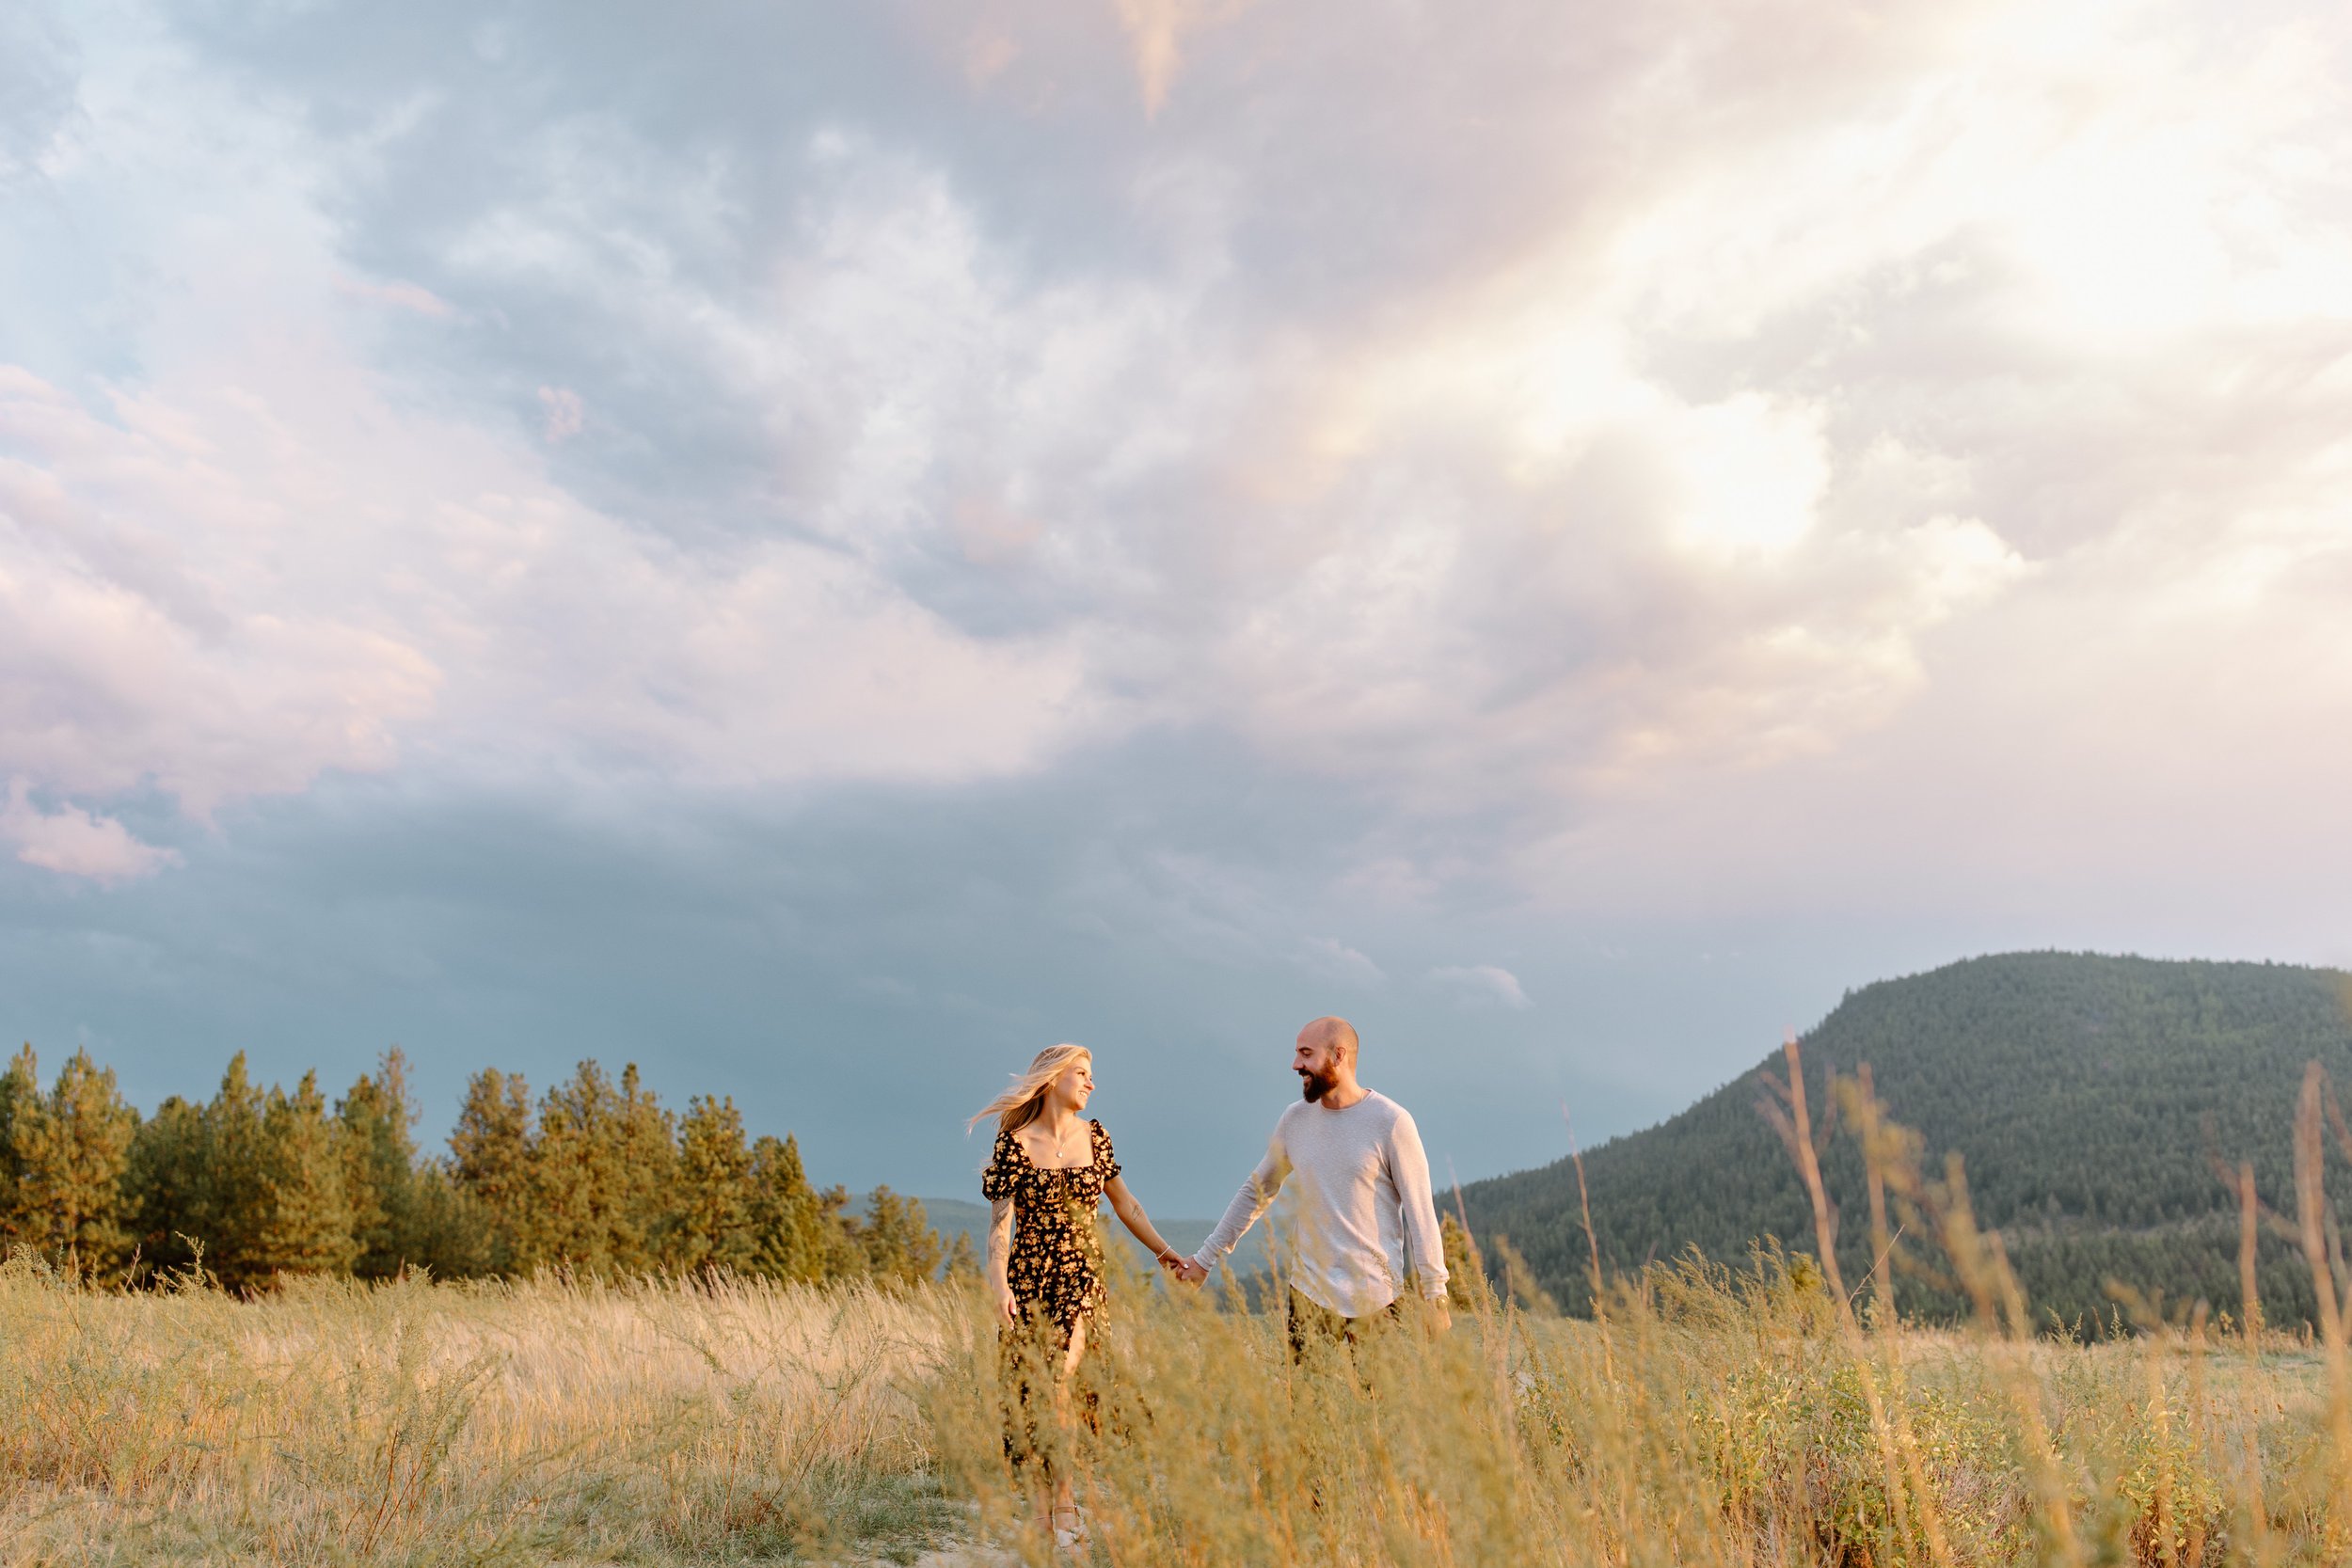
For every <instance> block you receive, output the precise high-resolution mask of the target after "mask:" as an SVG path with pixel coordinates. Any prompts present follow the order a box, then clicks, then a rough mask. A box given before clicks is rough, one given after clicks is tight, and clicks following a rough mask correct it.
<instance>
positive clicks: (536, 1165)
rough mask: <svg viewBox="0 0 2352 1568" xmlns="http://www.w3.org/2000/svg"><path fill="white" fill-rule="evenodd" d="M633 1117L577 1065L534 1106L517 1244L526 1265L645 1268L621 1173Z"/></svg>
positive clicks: (630, 1179) (599, 1077)
mask: <svg viewBox="0 0 2352 1568" xmlns="http://www.w3.org/2000/svg"><path fill="white" fill-rule="evenodd" d="M635 1111H636V1107H635V1106H634V1105H633V1104H631V1103H630V1102H628V1101H625V1100H624V1098H623V1095H622V1093H621V1091H619V1090H618V1089H615V1088H614V1087H613V1085H612V1079H610V1078H608V1077H607V1076H605V1072H604V1069H602V1068H601V1067H599V1066H597V1065H596V1063H595V1062H593V1061H589V1062H582V1063H580V1068H579V1070H578V1071H576V1072H575V1073H574V1074H573V1075H572V1077H571V1079H570V1081H569V1082H566V1083H563V1084H559V1085H556V1086H555V1087H553V1088H551V1089H549V1090H548V1092H547V1096H546V1098H545V1099H543V1100H541V1101H540V1102H539V1136H538V1137H537V1139H535V1140H534V1141H533V1142H532V1146H531V1159H530V1164H529V1171H530V1180H529V1183H528V1191H529V1193H530V1203H529V1209H528V1213H527V1215H526V1223H525V1225H524V1227H523V1229H522V1231H521V1236H520V1251H521V1256H522V1259H523V1261H524V1262H525V1263H526V1264H527V1265H530V1266H533V1267H536V1266H540V1265H560V1266H563V1267H568V1268H573V1269H578V1270H580V1271H581V1272H583V1273H587V1274H593V1275H614V1274H621V1273H628V1272H634V1271H635V1270H637V1269H639V1268H642V1267H643V1266H644V1235H643V1232H642V1231H641V1230H640V1229H639V1228H638V1223H637V1222H638V1218H639V1212H640V1210H639V1204H638V1201H637V1199H638V1189H639V1185H640V1183H639V1180H638V1179H637V1178H636V1177H635V1176H633V1175H632V1174H631V1173H630V1172H629V1171H628V1169H626V1168H625V1167H626V1162H627V1156H628V1146H629V1142H630V1135H631V1133H632V1132H635V1131H636V1129H635V1128H634V1127H633V1126H632V1118H633V1116H634V1113H635Z"/></svg>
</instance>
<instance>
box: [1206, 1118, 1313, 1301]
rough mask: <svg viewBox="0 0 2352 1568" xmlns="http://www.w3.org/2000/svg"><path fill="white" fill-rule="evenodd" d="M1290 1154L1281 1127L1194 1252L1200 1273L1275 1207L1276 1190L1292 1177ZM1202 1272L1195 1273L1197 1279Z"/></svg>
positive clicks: (1210, 1267) (1219, 1259)
mask: <svg viewBox="0 0 2352 1568" xmlns="http://www.w3.org/2000/svg"><path fill="white" fill-rule="evenodd" d="M1290 1174H1291V1162H1290V1156H1289V1155H1288V1154H1287V1153H1285V1152H1284V1151H1283V1148H1282V1134H1281V1132H1280V1130H1279V1129H1277V1130H1276V1132H1275V1134H1274V1138H1273V1141H1272V1142H1270V1143H1268V1144H1267V1145H1266V1150H1265V1158H1264V1159H1263V1160H1261V1161H1259V1162H1258V1168H1257V1169H1256V1170H1253V1171H1251V1172H1250V1173H1249V1180H1247V1181H1245V1182H1243V1183H1242V1184H1241V1191H1239V1192H1237V1193H1235V1194H1234V1195H1233V1201H1232V1202H1231V1203H1229V1204H1227V1205H1226V1206H1225V1217H1224V1218H1223V1219H1221V1220H1219V1221H1217V1222H1216V1229H1215V1230H1212V1231H1210V1232H1209V1239H1208V1240H1207V1241H1205V1242H1203V1243H1200V1251H1199V1252H1196V1253H1194V1254H1193V1255H1192V1263H1193V1267H1194V1268H1195V1269H1198V1270H1199V1271H1200V1275H1207V1273H1208V1272H1209V1271H1210V1270H1211V1269H1213V1268H1215V1267H1216V1265H1217V1264H1218V1263H1219V1262H1221V1261H1223V1260H1224V1259H1225V1256H1226V1255H1227V1254H1228V1253H1230V1252H1232V1250H1233V1248H1234V1247H1235V1246H1237V1245H1239V1244H1240V1243H1241V1239H1242V1237H1244V1236H1245V1235H1247V1234H1248V1231H1249V1227H1251V1226H1253V1225H1255V1224H1257V1223H1258V1220H1259V1218H1260V1217H1261V1216H1263V1214H1264V1213H1265V1212H1266V1210H1268V1209H1269V1208H1271V1207H1273V1204H1274V1196H1275V1194H1277V1193H1279V1192H1280V1191H1281V1190H1282V1183H1283V1182H1284V1181H1286V1180H1289V1179H1290ZM1198 1282H1199V1276H1195V1283H1198Z"/></svg>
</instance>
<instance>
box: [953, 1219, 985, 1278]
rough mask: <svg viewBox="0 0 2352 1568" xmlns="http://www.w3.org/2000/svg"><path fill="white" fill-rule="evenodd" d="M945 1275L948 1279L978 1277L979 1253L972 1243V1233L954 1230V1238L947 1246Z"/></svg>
mask: <svg viewBox="0 0 2352 1568" xmlns="http://www.w3.org/2000/svg"><path fill="white" fill-rule="evenodd" d="M946 1275H947V1277H948V1278H949V1279H957V1280H971V1279H977V1278H979V1277H980V1255H979V1253H978V1251H977V1249H976V1248H974V1246H973V1245H972V1233H971V1232H970V1231H968V1230H959V1231H957V1232H956V1239H955V1241H954V1242H952V1243H949V1245H948V1247H947V1267H946Z"/></svg>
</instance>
